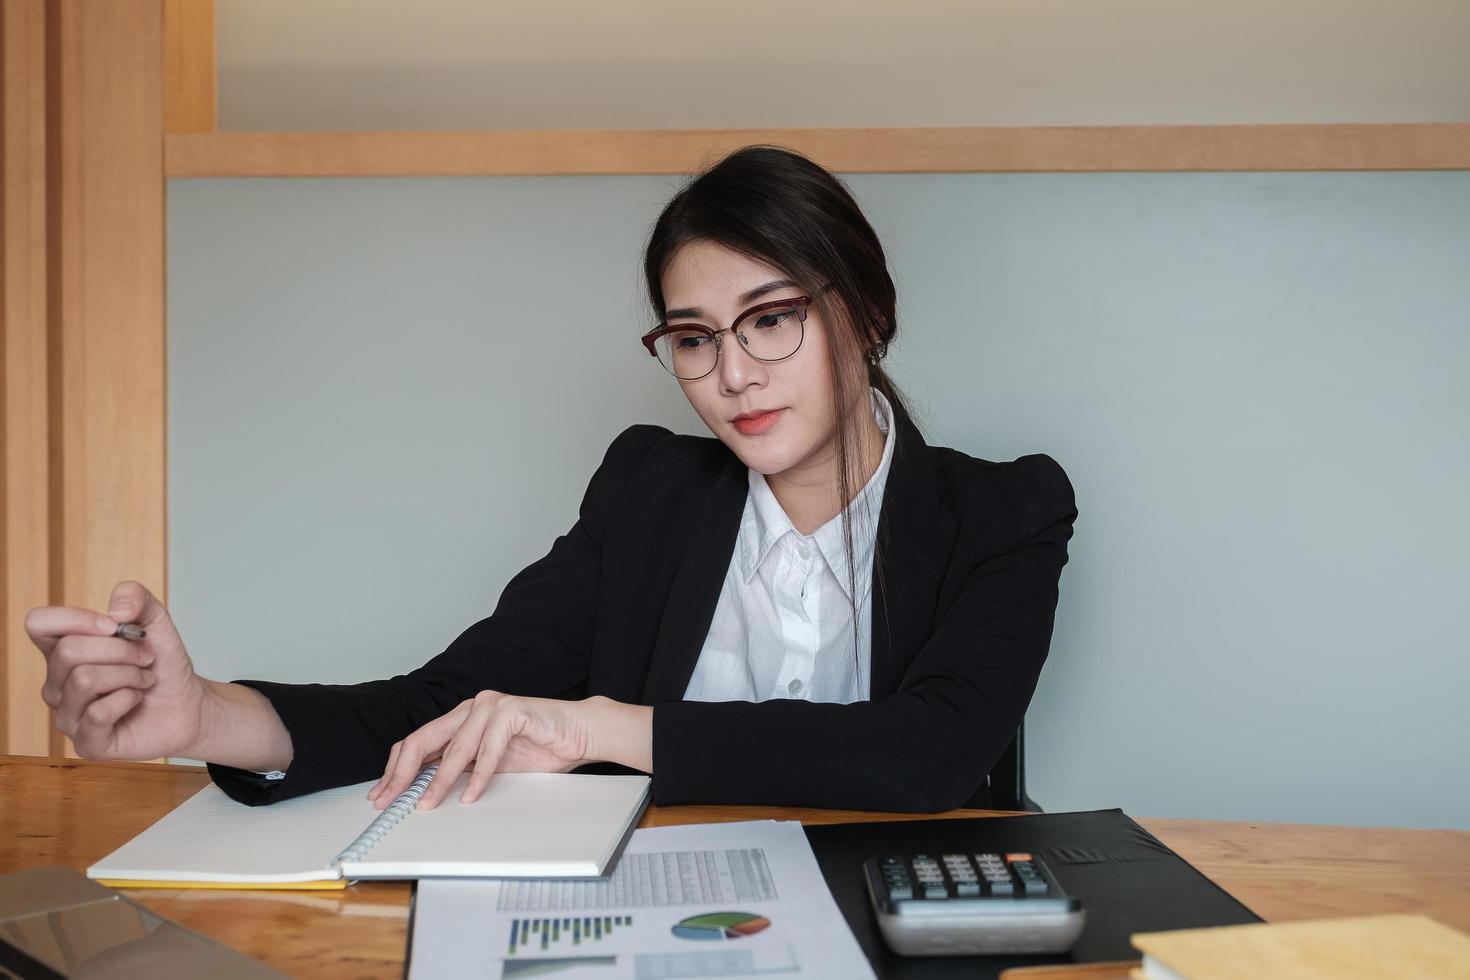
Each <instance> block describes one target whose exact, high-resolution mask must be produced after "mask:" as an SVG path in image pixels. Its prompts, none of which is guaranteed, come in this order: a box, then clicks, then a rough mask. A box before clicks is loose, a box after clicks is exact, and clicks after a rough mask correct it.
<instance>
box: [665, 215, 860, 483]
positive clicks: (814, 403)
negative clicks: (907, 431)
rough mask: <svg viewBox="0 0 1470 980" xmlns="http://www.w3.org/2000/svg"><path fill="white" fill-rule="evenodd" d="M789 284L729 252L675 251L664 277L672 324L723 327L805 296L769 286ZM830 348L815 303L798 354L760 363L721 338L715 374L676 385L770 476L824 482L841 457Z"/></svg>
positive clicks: (702, 246) (744, 457)
mask: <svg viewBox="0 0 1470 980" xmlns="http://www.w3.org/2000/svg"><path fill="white" fill-rule="evenodd" d="M787 278H788V277H787V276H786V275H785V274H784V273H783V272H781V270H779V269H776V268H774V267H772V266H769V265H766V264H765V263H763V262H760V261H759V260H756V259H752V258H750V257H749V256H745V255H741V254H740V253H738V252H734V251H731V250H730V249H727V248H725V247H724V246H723V245H717V244H715V243H713V242H693V243H690V244H688V245H685V246H683V247H682V248H680V249H679V250H678V251H677V252H675V253H674V257H673V259H672V260H671V261H670V262H669V265H668V268H667V269H666V270H665V272H664V278H663V289H664V302H665V307H666V308H667V309H668V310H669V311H670V312H671V313H675V314H678V315H676V316H670V317H669V318H668V319H669V322H671V323H673V322H683V323H702V324H704V325H705V326H707V327H710V328H711V329H714V330H721V329H724V328H726V327H728V326H730V325H731V324H732V323H734V321H735V318H736V317H737V316H739V315H740V314H742V313H744V312H745V311H746V310H748V309H750V307H752V306H754V305H756V304H757V303H764V302H768V301H770V300H778V299H789V298H794V297H797V296H802V295H809V294H808V293H806V292H805V291H804V290H802V289H801V288H800V287H798V286H795V285H783V286H777V287H775V288H769V289H766V287H769V286H770V284H771V283H780V282H783V281H785V280H787ZM758 291H759V294H758V295H757V292H758ZM680 311H683V312H680ZM827 344H828V334H827V329H826V325H825V324H824V323H823V322H822V319H821V314H820V313H818V312H817V307H816V305H815V304H813V305H812V306H811V307H810V308H809V309H808V310H807V316H806V323H805V330H804V334H803V338H802V342H801V347H800V348H798V350H797V351H796V353H795V354H792V355H791V356H790V357H787V358H785V359H783V360H780V361H759V360H756V359H755V358H754V357H751V356H750V354H749V353H747V352H746V350H745V348H744V347H743V346H741V344H740V343H739V342H738V341H737V340H735V338H734V335H733V334H731V333H723V334H720V358H719V362H718V363H717V364H716V366H715V369H714V370H713V371H711V372H710V373H709V374H707V375H705V376H704V377H702V378H699V379H697V380H694V381H680V382H679V385H680V387H682V388H683V389H684V394H685V396H686V397H687V398H688V399H689V404H691V405H693V406H694V410H695V411H696V412H697V413H699V417H700V418H701V419H703V420H704V424H705V425H707V426H709V430H710V431H711V432H712V433H714V434H715V436H716V437H717V438H719V440H720V441H721V442H723V443H724V444H725V445H727V446H729V447H730V449H731V450H733V451H734V453H735V455H736V456H738V457H740V460H741V462H743V463H744V464H745V465H746V466H749V467H750V468H751V469H753V470H756V471H757V472H759V473H762V474H765V475H766V476H771V475H774V474H779V473H788V472H790V475H792V476H796V475H797V474H798V473H802V472H806V471H808V470H810V471H811V472H812V473H814V474H820V475H821V476H819V477H818V478H822V477H825V475H826V472H827V469H828V467H830V465H831V461H832V459H833V458H834V456H835V436H836V418H835V416H834V413H833V410H832V373H831V369H830V367H829V363H828V355H827ZM864 394H866V392H864ZM772 411H774V412H775V413H776V414H775V416H774V417H773V418H771V417H766V418H761V419H753V420H746V421H743V422H742V421H739V419H740V417H741V416H743V415H749V414H751V413H759V412H772Z"/></svg>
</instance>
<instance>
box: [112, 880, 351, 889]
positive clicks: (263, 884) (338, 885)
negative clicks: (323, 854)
mask: <svg viewBox="0 0 1470 980" xmlns="http://www.w3.org/2000/svg"><path fill="white" fill-rule="evenodd" d="M94 880H95V881H97V882H98V883H99V884H103V885H106V886H107V887H109V888H224V889H230V890H240V889H248V890H250V891H294V892H305V891H311V892H324V891H341V890H342V889H344V888H346V887H347V886H348V885H349V884H351V882H349V881H348V880H347V879H346V878H336V879H327V880H322V881H280V882H276V881H243V882H242V881H158V880H157V879H148V880H146V881H138V880H134V879H131V878H96V879H94Z"/></svg>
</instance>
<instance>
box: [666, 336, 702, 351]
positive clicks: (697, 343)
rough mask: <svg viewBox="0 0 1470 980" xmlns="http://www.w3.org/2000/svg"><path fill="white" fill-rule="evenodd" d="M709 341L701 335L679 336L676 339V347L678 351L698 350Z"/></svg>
mask: <svg viewBox="0 0 1470 980" xmlns="http://www.w3.org/2000/svg"><path fill="white" fill-rule="evenodd" d="M708 340H709V338H708V337H706V336H705V335H704V334H701V333H686V334H679V335H678V336H676V337H674V347H675V348H677V349H678V350H698V349H699V348H700V347H701V346H703V345H704V344H705V343H706V342H707V341H708Z"/></svg>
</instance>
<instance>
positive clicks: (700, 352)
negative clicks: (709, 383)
mask: <svg viewBox="0 0 1470 980" xmlns="http://www.w3.org/2000/svg"><path fill="white" fill-rule="evenodd" d="M654 347H655V348H657V349H658V359H659V362H660V363H662V364H663V366H664V368H665V369H667V370H668V372H669V373H670V374H672V375H673V376H674V377H676V378H682V379H684V380H685V381H693V380H694V379H695V378H702V377H704V376H705V375H706V374H709V373H710V372H711V371H713V370H714V368H715V341H714V338H712V337H711V336H710V335H709V334H707V333H704V332H702V331H699V330H676V331H674V332H673V333H666V334H664V335H663V336H662V337H660V338H658V340H657V341H656V342H655V343H654Z"/></svg>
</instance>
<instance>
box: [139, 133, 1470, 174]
mask: <svg viewBox="0 0 1470 980" xmlns="http://www.w3.org/2000/svg"><path fill="white" fill-rule="evenodd" d="M748 143H777V144H780V145H783V146H789V147H791V148H793V149H796V150H799V151H801V152H803V153H806V154H807V155H808V156H810V157H812V158H813V159H814V160H816V161H817V162H819V163H821V164H822V165H824V166H826V167H828V168H830V169H832V170H837V171H840V172H842V173H943V172H977V173H978V172H1028V171H1030V172H1041V171H1047V172H1094V171H1193V170H1462V169H1470V123H1423V124H1419V123H1405V124H1382V125H1320V126H1305V125H1303V126H1297V125H1278V126H1092V127H1016V128H952V129H710V130H696V129H641V130H612V129H596V130H594V129H587V130H582V129H576V130H502V131H487V132H472V131H463V132H382V133H214V134H208V135H199V134H178V135H171V136H169V138H168V143H167V147H168V149H167V168H168V173H169V176H171V177H274V176H282V177H285V176H291V177H353V176H360V177H403V176H477V175H515V174H683V173H688V172H690V171H691V170H695V169H698V168H700V167H701V166H702V165H703V164H705V163H712V162H714V161H715V160H717V159H718V158H719V157H720V156H721V155H723V154H724V153H727V152H729V151H730V150H733V149H735V148H736V147H739V146H744V145H746V144H748Z"/></svg>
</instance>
